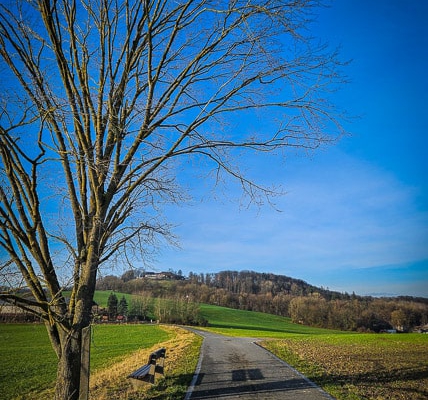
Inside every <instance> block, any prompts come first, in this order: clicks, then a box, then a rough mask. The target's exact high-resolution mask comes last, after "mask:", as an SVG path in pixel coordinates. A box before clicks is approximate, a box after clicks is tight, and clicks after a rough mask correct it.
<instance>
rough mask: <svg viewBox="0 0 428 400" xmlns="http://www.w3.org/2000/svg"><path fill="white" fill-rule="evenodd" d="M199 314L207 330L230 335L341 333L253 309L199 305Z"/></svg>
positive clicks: (282, 335)
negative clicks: (207, 325) (296, 322)
mask: <svg viewBox="0 0 428 400" xmlns="http://www.w3.org/2000/svg"><path fill="white" fill-rule="evenodd" d="M201 314H202V316H203V317H204V318H206V319H207V320H208V322H209V330H211V331H213V332H218V333H222V334H225V335H230V336H249V337H260V338H263V337H270V338H282V337H285V336H288V335H320V334H332V333H336V334H343V332H340V331H332V330H328V329H322V328H313V327H309V326H305V325H298V324H294V323H292V322H291V319H290V318H285V317H279V316H277V315H272V314H264V313H261V312H254V311H243V310H234V309H231V308H226V307H218V306H211V305H207V304H203V305H201Z"/></svg>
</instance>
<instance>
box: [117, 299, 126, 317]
mask: <svg viewBox="0 0 428 400" xmlns="http://www.w3.org/2000/svg"><path fill="white" fill-rule="evenodd" d="M117 313H118V314H119V315H125V316H126V315H128V302H127V301H126V299H125V296H122V298H121V299H120V301H119V305H118V306H117Z"/></svg>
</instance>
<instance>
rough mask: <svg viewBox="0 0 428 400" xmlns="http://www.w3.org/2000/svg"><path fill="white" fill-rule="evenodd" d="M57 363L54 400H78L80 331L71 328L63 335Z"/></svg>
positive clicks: (79, 329)
mask: <svg viewBox="0 0 428 400" xmlns="http://www.w3.org/2000/svg"><path fill="white" fill-rule="evenodd" d="M63 339H64V340H63V341H62V343H61V355H60V357H59V361H58V370H57V380H56V387H55V400H78V399H79V390H80V371H81V360H80V355H81V351H80V349H81V342H82V340H81V339H82V329H81V328H80V327H79V328H73V329H72V330H71V331H70V332H69V333H66V334H65V335H64V338H63Z"/></svg>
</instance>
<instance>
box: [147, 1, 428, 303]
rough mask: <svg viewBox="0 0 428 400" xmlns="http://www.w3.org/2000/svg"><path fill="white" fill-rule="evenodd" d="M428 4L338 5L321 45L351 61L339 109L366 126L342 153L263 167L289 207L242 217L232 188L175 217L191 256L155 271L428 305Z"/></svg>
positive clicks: (202, 191) (319, 25)
mask: <svg viewBox="0 0 428 400" xmlns="http://www.w3.org/2000/svg"><path fill="white" fill-rule="evenodd" d="M427 17H428V2H426V1H422V0H420V1H407V0H377V1H366V0H364V1H363V0H358V1H357V0H345V1H333V2H331V7H329V8H324V9H322V10H320V14H319V16H318V20H317V21H316V22H315V23H314V24H313V25H312V32H313V34H314V35H315V36H319V37H320V38H321V39H323V40H325V41H327V42H328V43H329V44H330V46H331V47H337V46H340V48H341V50H340V51H341V58H342V59H344V60H350V59H352V63H351V64H350V65H349V66H348V67H347V69H346V74H347V76H348V77H349V80H350V83H349V84H347V85H346V86H345V87H343V88H342V90H341V91H340V92H338V93H336V94H335V102H336V103H337V104H338V105H339V106H340V107H342V108H344V109H347V110H348V111H349V113H350V114H352V115H355V116H359V118H356V119H354V120H353V121H352V123H350V124H347V125H346V128H347V129H348V130H349V131H351V132H352V135H351V136H349V137H345V138H343V139H342V140H341V141H340V142H339V143H338V144H337V145H335V146H332V147H329V148H325V149H323V150H321V151H319V152H316V153H313V154H309V155H304V154H296V155H294V156H292V157H289V159H288V161H287V163H286V164H285V166H284V165H279V164H277V163H272V162H270V159H268V158H266V159H265V160H262V161H264V162H259V163H258V164H257V166H258V171H257V175H258V176H259V177H260V178H261V180H262V181H264V180H266V181H267V182H273V183H275V184H278V185H281V186H282V187H283V188H284V189H285V190H286V191H287V195H286V196H284V197H281V198H279V199H276V205H277V208H278V209H280V210H281V211H280V212H278V211H276V210H274V209H272V208H270V207H268V206H266V207H262V208H257V207H249V208H247V207H242V205H240V204H239V201H238V200H237V199H239V193H238V192H237V190H236V188H235V187H234V186H233V184H230V185H229V186H226V187H225V188H224V191H223V192H222V191H221V190H220V191H217V192H216V195H215V196H214V195H212V193H211V190H210V188H209V187H206V186H205V185H204V184H202V182H192V183H189V182H188V184H189V185H190V186H192V187H193V194H194V200H193V201H192V202H190V203H189V204H187V205H184V206H183V207H181V208H179V209H176V208H174V209H171V210H170V211H169V213H168V218H169V220H170V221H171V222H172V223H174V224H176V225H177V228H176V230H175V232H176V234H177V235H178V236H179V239H180V244H181V249H180V250H177V249H173V248H171V249H166V250H165V251H163V252H162V253H161V254H159V256H158V257H157V260H156V261H155V262H154V263H153V268H154V269H157V270H162V269H168V268H172V269H174V270H179V269H180V270H182V271H183V273H184V274H188V272H190V271H192V272H196V273H201V272H216V271H221V270H226V269H231V270H244V269H246V270H254V271H259V272H273V273H277V274H282V275H288V276H292V277H295V278H299V279H304V280H305V281H307V282H309V283H311V284H314V285H318V286H323V287H328V288H330V289H332V290H338V291H341V292H345V291H346V292H348V293H352V292H353V291H355V292H356V293H357V294H362V295H364V294H375V295H379V294H384V295H414V296H424V297H428V207H427V205H428V201H427V200H428V185H427V183H428V182H427V172H428V162H427V159H428V157H427V150H426V149H427V147H428V137H427V133H428V112H427V110H426V107H427V105H428V78H427V75H426V72H425V71H427V70H428V24H427V23H426V20H427Z"/></svg>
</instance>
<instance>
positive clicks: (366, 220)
mask: <svg viewBox="0 0 428 400" xmlns="http://www.w3.org/2000/svg"><path fill="white" fill-rule="evenodd" d="M332 151H333V153H334V157H332V154H331V152H330V154H329V155H328V157H327V156H326V157H324V156H320V157H316V158H315V159H313V160H305V162H304V163H299V165H294V164H291V165H290V166H289V167H287V170H286V171H285V174H283V175H282V176H284V177H286V178H287V181H286V182H282V181H283V180H285V178H284V179H283V178H281V174H280V173H279V171H277V170H272V169H270V173H271V175H270V176H271V177H272V176H276V178H275V180H276V181H277V182H276V183H284V186H285V189H286V190H287V191H288V194H287V195H286V196H285V197H283V198H281V199H280V201H279V203H278V204H277V205H278V207H279V208H280V209H281V210H282V211H281V212H277V211H275V210H273V209H271V208H262V209H260V210H259V209H255V208H254V209H253V208H250V209H246V210H240V208H239V206H238V205H237V204H232V203H227V202H220V203H219V202H215V201H212V200H206V201H204V202H202V203H194V204H193V205H192V206H185V207H183V208H182V209H180V210H179V211H178V212H175V213H174V215H171V217H172V218H173V219H174V222H175V223H177V224H178V225H179V227H178V229H177V233H178V235H179V236H180V237H181V244H182V250H180V251H167V252H166V253H164V254H163V255H161V256H160V258H159V264H160V265H162V267H165V268H173V269H182V270H183V271H187V272H188V271H194V272H214V271H218V270H223V269H253V270H258V271H271V272H275V273H278V274H285V275H291V276H295V277H302V278H304V279H307V280H309V281H310V282H311V283H314V284H317V282H316V281H313V280H311V277H312V276H313V277H314V279H315V280H319V278H320V276H322V274H323V273H324V274H326V273H329V275H330V276H332V275H331V274H332V273H335V274H338V275H343V276H345V275H346V272H347V271H349V270H353V269H362V268H373V267H379V266H385V265H398V264H400V265H404V264H406V265H407V264H408V263H412V262H416V261H418V260H424V259H428V246H426V243H427V238H428V215H427V214H426V213H424V212H423V211H422V210H419V209H418V208H417V206H416V204H415V197H416V195H417V193H415V192H414V190H413V189H412V188H409V187H406V186H405V185H404V184H402V183H400V182H399V181H397V180H396V179H394V177H393V176H391V175H390V174H389V173H388V172H386V171H383V170H381V169H379V168H377V167H376V166H374V165H370V164H368V163H365V162H362V161H359V160H356V159H353V158H351V157H349V156H345V155H344V154H342V153H340V152H339V151H336V150H332ZM344 279H345V278H344ZM323 284H325V283H324V282H323ZM348 286H349V285H348ZM347 290H348V289H347Z"/></svg>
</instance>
